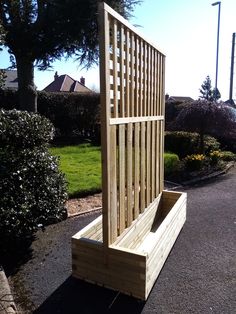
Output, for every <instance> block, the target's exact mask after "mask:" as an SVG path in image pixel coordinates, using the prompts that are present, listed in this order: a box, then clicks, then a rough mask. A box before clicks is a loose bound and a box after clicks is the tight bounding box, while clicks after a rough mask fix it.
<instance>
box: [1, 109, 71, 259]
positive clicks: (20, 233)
mask: <svg viewBox="0 0 236 314" xmlns="http://www.w3.org/2000/svg"><path fill="white" fill-rule="evenodd" d="M52 136H53V125H52V124H51V123H50V122H49V121H48V120H47V119H46V118H44V117H41V116H39V115H36V114H33V113H28V112H22V111H16V110H12V111H4V110H1V111H0V195H1V198H0V250H4V249H7V247H8V246H9V245H10V243H11V244H12V243H14V244H16V243H17V242H18V241H21V240H22V239H24V238H27V237H31V236H32V235H33V233H34V232H35V231H36V230H37V229H39V228H41V227H44V226H45V225H47V224H50V223H53V222H56V221H59V220H61V219H63V218H65V217H66V210H65V200H66V198H67V194H66V183H65V179H64V176H63V174H62V173H61V172H60V171H59V170H58V160H57V158H56V157H53V156H51V155H50V153H49V151H48V142H49V140H50V139H51V138H52ZM0 256H1V253H0Z"/></svg>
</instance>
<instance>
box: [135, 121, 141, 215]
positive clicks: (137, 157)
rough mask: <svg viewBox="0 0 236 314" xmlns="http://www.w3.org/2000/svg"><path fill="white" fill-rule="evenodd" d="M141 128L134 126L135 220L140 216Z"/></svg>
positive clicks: (137, 125)
mask: <svg viewBox="0 0 236 314" xmlns="http://www.w3.org/2000/svg"><path fill="white" fill-rule="evenodd" d="M139 132H140V126H139V123H135V126H134V219H136V218H137V217H138V215H139V175H140V174H139V173H140V149H139V148H140V143H139V142H140V135H139V134H140V133H139Z"/></svg>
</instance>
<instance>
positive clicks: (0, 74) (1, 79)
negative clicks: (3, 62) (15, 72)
mask: <svg viewBox="0 0 236 314" xmlns="http://www.w3.org/2000/svg"><path fill="white" fill-rule="evenodd" d="M5 79H6V73H5V71H4V70H1V69H0V90H1V89H3V88H4V85H5Z"/></svg>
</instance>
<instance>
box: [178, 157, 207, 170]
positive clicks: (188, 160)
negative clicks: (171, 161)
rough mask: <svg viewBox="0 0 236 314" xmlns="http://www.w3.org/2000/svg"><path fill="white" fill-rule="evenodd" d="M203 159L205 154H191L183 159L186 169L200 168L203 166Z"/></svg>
mask: <svg viewBox="0 0 236 314" xmlns="http://www.w3.org/2000/svg"><path fill="white" fill-rule="evenodd" d="M205 160H206V157H205V155H203V154H193V155H188V156H186V157H185V158H184V160H183V161H184V164H185V168H186V170H188V171H196V170H200V169H201V168H202V167H203V165H204V162H205Z"/></svg>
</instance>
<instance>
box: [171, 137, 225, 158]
mask: <svg viewBox="0 0 236 314" xmlns="http://www.w3.org/2000/svg"><path fill="white" fill-rule="evenodd" d="M204 143H205V148H206V152H210V151H211V150H218V149H219V146H220V144H219V142H218V141H217V140H216V139H215V138H213V137H211V136H205V138H204ZM165 151H171V152H173V153H175V154H177V155H178V156H179V157H180V158H181V159H182V158H184V157H186V156H187V155H192V154H197V153H199V152H200V140H199V134H198V133H190V132H183V131H174V132H165Z"/></svg>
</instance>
